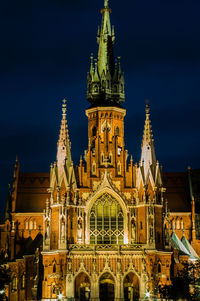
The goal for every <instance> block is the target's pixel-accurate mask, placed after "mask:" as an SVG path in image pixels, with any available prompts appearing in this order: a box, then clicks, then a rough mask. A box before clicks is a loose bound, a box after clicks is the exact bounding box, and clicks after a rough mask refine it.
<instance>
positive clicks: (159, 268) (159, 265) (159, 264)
mask: <svg viewBox="0 0 200 301" xmlns="http://www.w3.org/2000/svg"><path fill="white" fill-rule="evenodd" d="M158 273H161V263H160V262H159V263H158Z"/></svg>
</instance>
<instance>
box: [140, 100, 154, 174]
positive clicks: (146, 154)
mask: <svg viewBox="0 0 200 301" xmlns="http://www.w3.org/2000/svg"><path fill="white" fill-rule="evenodd" d="M140 162H141V165H144V173H145V174H146V173H147V171H148V168H149V166H151V165H152V164H156V155H155V148H154V140H153V133H152V130H151V120H150V106H149V101H147V103H146V120H145V124H144V133H143V140H142V146H141V160H140Z"/></svg>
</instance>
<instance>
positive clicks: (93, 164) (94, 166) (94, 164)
mask: <svg viewBox="0 0 200 301" xmlns="http://www.w3.org/2000/svg"><path fill="white" fill-rule="evenodd" d="M92 174H93V175H96V163H95V162H93V163H92Z"/></svg>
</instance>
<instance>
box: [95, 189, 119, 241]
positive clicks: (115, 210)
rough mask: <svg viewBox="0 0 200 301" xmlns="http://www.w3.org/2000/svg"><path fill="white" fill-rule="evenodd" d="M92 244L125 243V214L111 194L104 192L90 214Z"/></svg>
mask: <svg viewBox="0 0 200 301" xmlns="http://www.w3.org/2000/svg"><path fill="white" fill-rule="evenodd" d="M89 221H90V243H91V244H123V243H124V216H123V212H122V208H121V206H120V205H119V203H118V202H117V200H116V199H114V198H113V197H112V196H111V195H109V194H107V193H106V194H103V195H102V196H101V197H100V198H99V199H97V201H96V202H95V204H94V205H93V207H92V209H91V211H90V214H89Z"/></svg>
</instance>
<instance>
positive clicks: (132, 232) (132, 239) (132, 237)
mask: <svg viewBox="0 0 200 301" xmlns="http://www.w3.org/2000/svg"><path fill="white" fill-rule="evenodd" d="M135 238H136V227H135V221H134V220H132V221H131V241H132V243H134V242H135Z"/></svg>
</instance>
